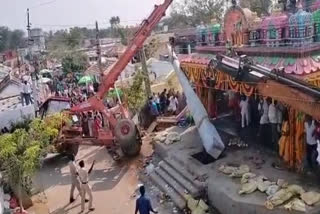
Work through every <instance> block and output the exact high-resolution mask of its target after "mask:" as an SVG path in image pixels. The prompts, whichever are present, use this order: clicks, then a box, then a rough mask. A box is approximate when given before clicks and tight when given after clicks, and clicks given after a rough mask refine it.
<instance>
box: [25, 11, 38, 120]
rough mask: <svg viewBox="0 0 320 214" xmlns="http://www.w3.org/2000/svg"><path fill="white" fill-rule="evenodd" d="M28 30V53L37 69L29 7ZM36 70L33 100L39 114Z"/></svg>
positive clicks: (32, 75) (31, 62)
mask: <svg viewBox="0 0 320 214" xmlns="http://www.w3.org/2000/svg"><path fill="white" fill-rule="evenodd" d="M27 31H28V55H29V64H30V65H33V66H34V68H35V69H36V67H38V66H36V62H33V55H32V47H31V45H32V39H31V23H30V12H29V8H28V9H27ZM36 75H37V74H36V70H35V71H33V73H32V74H31V79H32V95H33V100H34V108H35V112H36V115H37V111H38V92H37V86H36V85H37V82H36V81H37V77H36Z"/></svg>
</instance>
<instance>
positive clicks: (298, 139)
mask: <svg viewBox="0 0 320 214" xmlns="http://www.w3.org/2000/svg"><path fill="white" fill-rule="evenodd" d="M288 113H289V121H284V122H283V124H282V136H281V138H280V140H279V155H280V157H282V158H283V160H284V161H285V163H286V164H287V165H288V167H289V168H292V169H297V170H298V171H300V170H301V168H302V161H303V158H304V156H305V143H304V117H303V114H302V113H299V112H297V111H296V110H294V109H293V108H289V109H288Z"/></svg>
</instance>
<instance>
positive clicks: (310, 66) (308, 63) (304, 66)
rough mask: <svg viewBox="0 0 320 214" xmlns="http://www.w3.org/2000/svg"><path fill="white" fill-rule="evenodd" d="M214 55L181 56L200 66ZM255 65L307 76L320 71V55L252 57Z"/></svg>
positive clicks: (207, 63) (205, 63) (188, 61)
mask: <svg viewBox="0 0 320 214" xmlns="http://www.w3.org/2000/svg"><path fill="white" fill-rule="evenodd" d="M214 56H215V55H212V54H197V53H195V54H191V55H179V61H180V62H181V63H192V64H199V65H209V63H210V61H211V59H212V58H213V57H214ZM252 59H253V61H254V63H257V64H259V65H262V66H265V67H268V68H270V69H273V68H279V67H284V68H285V73H287V74H294V75H299V76H301V75H306V74H311V73H313V72H316V71H318V70H320V54H315V55H312V56H310V57H305V58H293V57H267V56H259V57H252Z"/></svg>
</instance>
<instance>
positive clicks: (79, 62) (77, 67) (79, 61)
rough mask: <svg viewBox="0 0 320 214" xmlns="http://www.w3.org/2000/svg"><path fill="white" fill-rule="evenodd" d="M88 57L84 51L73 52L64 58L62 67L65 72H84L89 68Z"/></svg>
mask: <svg viewBox="0 0 320 214" xmlns="http://www.w3.org/2000/svg"><path fill="white" fill-rule="evenodd" d="M87 63H88V59H87V56H86V55H85V54H83V53H82V52H77V51H74V52H71V53H70V54H66V55H65V56H64V57H63V58H62V69H63V72H64V73H65V74H68V73H75V72H83V71H85V69H86V68H87Z"/></svg>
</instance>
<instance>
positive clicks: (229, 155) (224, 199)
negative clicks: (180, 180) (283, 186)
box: [155, 127, 320, 214]
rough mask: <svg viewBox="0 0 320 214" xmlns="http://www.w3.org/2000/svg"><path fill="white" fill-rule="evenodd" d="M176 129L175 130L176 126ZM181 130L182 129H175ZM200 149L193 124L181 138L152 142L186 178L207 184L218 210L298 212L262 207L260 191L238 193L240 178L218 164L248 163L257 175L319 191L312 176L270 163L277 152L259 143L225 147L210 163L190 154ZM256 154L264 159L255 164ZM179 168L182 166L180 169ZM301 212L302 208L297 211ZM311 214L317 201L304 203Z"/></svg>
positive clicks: (316, 210)
mask: <svg viewBox="0 0 320 214" xmlns="http://www.w3.org/2000/svg"><path fill="white" fill-rule="evenodd" d="M175 131H177V130H175ZM178 132H180V133H182V132H183V130H178ZM220 134H221V137H222V139H223V140H224V142H228V138H230V136H228V135H229V134H226V133H225V132H221V133H220ZM201 151H202V146H201V141H200V137H199V135H198V132H197V130H196V129H195V128H194V127H191V128H189V129H188V130H185V131H184V133H182V137H181V142H178V143H175V144H172V145H164V144H161V143H158V144H155V152H156V154H158V155H159V156H161V157H162V158H163V159H166V160H173V161H174V162H176V163H179V166H177V167H176V168H178V167H179V168H180V169H179V170H180V171H186V174H187V175H188V176H189V180H192V181H193V182H194V183H196V182H200V183H203V181H205V182H204V185H205V187H206V188H207V193H208V197H209V202H210V205H212V206H213V207H215V208H216V209H217V210H218V211H219V212H220V213H221V214H285V213H294V214H295V213H299V212H289V211H287V210H285V209H284V208H283V207H281V206H280V207H277V208H275V209H274V210H268V209H266V208H265V206H264V203H265V200H266V199H267V195H266V194H264V193H260V192H257V191H256V192H254V193H252V194H249V195H242V196H240V195H238V191H239V189H240V179H232V178H229V177H228V176H226V175H224V174H222V173H220V172H218V168H219V166H220V165H221V164H230V163H231V164H239V165H240V164H247V165H248V166H249V167H250V169H251V171H252V172H253V173H255V174H257V175H264V176H265V177H267V178H268V179H269V180H272V181H277V179H280V178H281V179H285V180H286V181H288V182H289V184H298V185H301V186H302V187H303V188H304V189H305V190H306V191H318V192H320V189H319V187H317V186H319V184H318V183H315V181H316V179H315V178H314V177H308V176H304V175H299V174H297V173H294V172H289V171H287V170H285V169H283V170H279V169H275V168H274V167H272V163H274V162H275V161H276V154H274V153H271V152H269V151H268V150H267V149H265V148H261V146H260V145H249V148H227V150H226V152H225V155H224V157H222V158H221V159H219V160H216V161H214V162H213V163H210V164H207V165H204V164H202V163H201V162H200V161H198V160H196V159H195V158H193V157H192V155H194V154H196V153H199V152H201ZM255 157H259V158H260V159H262V160H264V161H265V163H264V164H262V165H260V167H258V168H257V167H256V164H255V163H254V162H253V161H252V160H253V159H254V158H255ZM181 168H182V169H181ZM300 213H301V212H300ZM306 213H310V214H319V213H320V205H317V206H315V207H307V212H306Z"/></svg>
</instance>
